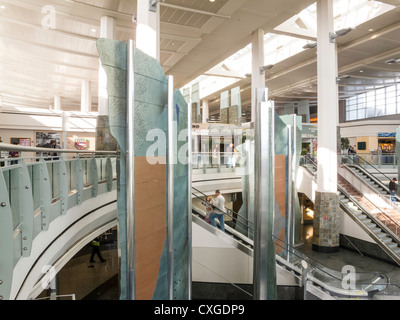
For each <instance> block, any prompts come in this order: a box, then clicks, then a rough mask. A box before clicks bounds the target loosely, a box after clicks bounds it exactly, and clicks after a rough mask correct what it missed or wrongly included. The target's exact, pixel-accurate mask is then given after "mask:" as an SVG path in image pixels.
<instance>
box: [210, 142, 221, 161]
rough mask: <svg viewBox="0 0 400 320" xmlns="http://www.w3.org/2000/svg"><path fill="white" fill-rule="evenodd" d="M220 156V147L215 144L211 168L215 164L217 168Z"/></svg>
mask: <svg viewBox="0 0 400 320" xmlns="http://www.w3.org/2000/svg"><path fill="white" fill-rule="evenodd" d="M220 155H221V150H220V146H219V144H216V145H215V147H214V150H213V152H212V167H214V165H215V164H216V165H217V167H218V166H219V164H220V163H221V160H220Z"/></svg>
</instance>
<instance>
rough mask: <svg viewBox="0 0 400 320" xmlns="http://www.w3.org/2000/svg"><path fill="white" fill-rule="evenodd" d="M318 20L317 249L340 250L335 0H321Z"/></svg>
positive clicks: (314, 247) (315, 237) (315, 218)
mask: <svg viewBox="0 0 400 320" xmlns="http://www.w3.org/2000/svg"><path fill="white" fill-rule="evenodd" d="M317 24H318V58H317V61H318V150H317V159H318V169H317V170H318V171H317V173H318V178H317V183H318V186H317V191H316V195H315V216H314V237H313V244H312V246H313V250H316V251H320V252H327V253H331V252H337V251H338V250H339V224H340V221H339V210H340V207H339V196H338V192H337V182H338V180H337V154H336V152H337V127H338V119H339V102H338V99H339V98H338V85H337V83H336V78H337V76H338V66H337V48H336V43H335V42H331V41H330V36H329V35H330V34H331V33H332V32H334V29H333V0H319V1H318V2H317Z"/></svg>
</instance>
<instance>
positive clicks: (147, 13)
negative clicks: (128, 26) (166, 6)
mask: <svg viewBox="0 0 400 320" xmlns="http://www.w3.org/2000/svg"><path fill="white" fill-rule="evenodd" d="M150 7H151V6H150V2H149V1H145V0H143V1H138V2H137V26H136V48H138V49H139V50H141V51H143V52H144V53H146V54H148V55H149V56H151V57H153V58H155V59H156V60H158V61H160V3H157V4H155V11H153V9H152V8H150Z"/></svg>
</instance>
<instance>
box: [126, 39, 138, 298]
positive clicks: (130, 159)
mask: <svg viewBox="0 0 400 320" xmlns="http://www.w3.org/2000/svg"><path fill="white" fill-rule="evenodd" d="M134 55H135V46H134V42H133V40H129V42H128V58H127V60H128V61H127V66H128V70H127V99H126V101H127V106H126V107H127V108H126V121H127V122H126V237H127V239H126V244H127V247H126V249H127V280H128V293H127V295H128V300H135V299H136V259H135V256H136V249H135V198H134V196H133V195H134V192H135V170H134V168H135V166H134V165H135V159H134V153H135V143H134V142H135V141H134V139H133V137H134V133H135V127H134V114H135V109H134V81H135V78H134Z"/></svg>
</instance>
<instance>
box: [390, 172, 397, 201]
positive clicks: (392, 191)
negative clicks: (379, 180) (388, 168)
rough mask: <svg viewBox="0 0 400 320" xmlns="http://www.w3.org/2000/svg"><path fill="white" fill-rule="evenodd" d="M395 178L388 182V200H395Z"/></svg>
mask: <svg viewBox="0 0 400 320" xmlns="http://www.w3.org/2000/svg"><path fill="white" fill-rule="evenodd" d="M396 181H397V179H396V178H393V179H392V180H391V181H390V182H389V191H390V196H391V197H390V200H392V201H396V197H395V195H396Z"/></svg>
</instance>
